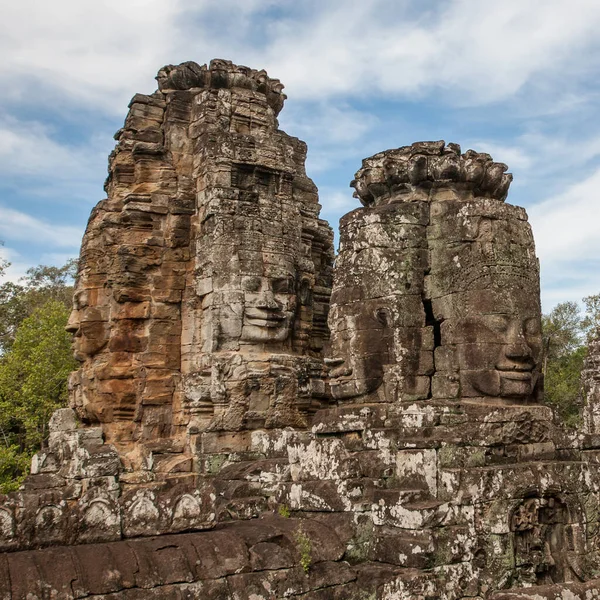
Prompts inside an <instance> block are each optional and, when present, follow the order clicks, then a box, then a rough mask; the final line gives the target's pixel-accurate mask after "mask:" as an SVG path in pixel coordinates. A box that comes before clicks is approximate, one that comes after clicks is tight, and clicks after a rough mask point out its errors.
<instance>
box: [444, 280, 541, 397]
mask: <svg viewBox="0 0 600 600" xmlns="http://www.w3.org/2000/svg"><path fill="white" fill-rule="evenodd" d="M515 291H516V292H517V293H515V294H512V295H509V294H507V293H506V292H504V291H502V290H499V289H493V288H492V289H488V290H478V291H476V292H470V293H465V294H460V301H461V312H463V315H462V316H460V317H458V318H457V319H455V320H454V321H453V322H452V320H451V321H450V322H449V323H448V325H447V326H443V333H442V335H444V334H446V341H447V342H449V343H450V344H451V345H453V346H454V348H455V350H456V354H455V357H456V363H457V366H458V367H459V370H460V383H461V395H462V396H465V397H469V396H493V397H498V398H506V399H513V400H526V399H528V398H530V397H532V396H533V395H534V392H535V390H536V386H537V383H538V380H539V371H540V369H539V365H540V355H541V350H542V336H541V320H540V312H539V308H538V306H537V303H536V302H532V301H531V298H530V296H529V295H527V294H524V293H523V290H515ZM444 325H445V324H444Z"/></svg>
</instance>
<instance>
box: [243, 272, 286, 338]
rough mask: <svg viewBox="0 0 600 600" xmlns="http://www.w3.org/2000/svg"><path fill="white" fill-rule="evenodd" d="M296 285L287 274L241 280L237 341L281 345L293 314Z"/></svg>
mask: <svg viewBox="0 0 600 600" xmlns="http://www.w3.org/2000/svg"><path fill="white" fill-rule="evenodd" d="M295 288H296V285H295V279H294V277H293V275H292V274H291V273H285V272H279V273H276V272H274V273H272V274H271V275H265V276H260V275H247V276H244V277H242V290H243V293H244V316H243V322H242V335H241V339H242V340H243V341H245V342H263V343H264V342H283V341H285V340H286V339H287V338H288V337H289V335H290V330H291V326H292V322H293V319H294V315H295V313H296V289H295Z"/></svg>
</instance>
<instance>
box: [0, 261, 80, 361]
mask: <svg viewBox="0 0 600 600" xmlns="http://www.w3.org/2000/svg"><path fill="white" fill-rule="evenodd" d="M6 266H8V263H6V262H4V268H2V269H0V276H2V275H3V274H4V270H5V267H6ZM76 273H77V261H76V260H74V259H72V260H69V261H67V263H66V264H65V265H63V266H62V267H49V266H46V265H39V266H37V267H32V268H31V269H29V270H28V271H27V275H25V277H23V278H21V280H20V282H19V283H13V282H11V281H7V282H4V283H2V284H1V285H0V354H2V353H4V352H7V351H8V350H9V349H10V347H11V346H12V343H13V341H14V339H15V335H16V332H17V329H18V327H19V325H20V323H21V322H22V321H23V319H25V318H26V317H27V316H29V315H31V314H32V313H33V311H34V310H35V309H36V308H39V307H40V306H42V305H44V303H46V302H47V301H48V300H57V301H59V302H61V303H62V304H64V306H65V307H67V308H68V307H70V306H71V303H72V298H73V286H72V281H73V279H74V278H75V275H76Z"/></svg>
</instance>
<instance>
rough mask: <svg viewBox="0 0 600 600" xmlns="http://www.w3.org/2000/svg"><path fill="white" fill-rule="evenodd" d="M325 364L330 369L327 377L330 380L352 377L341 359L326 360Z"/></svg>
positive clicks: (350, 371) (350, 370) (348, 368)
mask: <svg viewBox="0 0 600 600" xmlns="http://www.w3.org/2000/svg"><path fill="white" fill-rule="evenodd" d="M325 364H326V365H327V366H328V367H329V369H330V371H329V377H330V378H331V379H336V378H337V377H344V376H346V377H347V376H348V375H352V369H351V368H350V367H349V366H346V361H345V360H344V359H343V358H326V359H325Z"/></svg>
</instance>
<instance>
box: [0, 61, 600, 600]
mask: <svg viewBox="0 0 600 600" xmlns="http://www.w3.org/2000/svg"><path fill="white" fill-rule="evenodd" d="M157 80H158V90H157V91H156V92H155V93H153V94H151V95H141V94H137V95H135V96H134V98H133V99H132V101H131V103H130V105H129V113H128V115H127V117H126V119H125V124H124V127H123V128H122V129H121V130H119V131H118V132H117V134H116V135H115V139H116V142H117V143H116V147H115V150H114V151H113V152H112V153H111V155H110V158H109V176H108V179H107V182H106V186H105V189H106V193H107V199H105V200H103V201H101V202H100V203H99V204H98V205H97V206H96V208H94V210H93V211H92V215H91V217H90V220H89V223H88V227H87V230H86V233H85V236H84V239H83V244H82V250H81V259H80V266H79V276H78V280H77V284H76V291H75V298H74V310H73V313H72V315H71V319H70V320H69V325H68V328H69V330H70V331H72V332H73V334H74V340H75V341H74V351H75V356H76V358H77V359H78V360H79V361H80V363H81V366H80V368H79V370H78V371H77V372H75V373H73V375H72V377H71V381H70V407H69V408H65V409H61V410H59V411H57V412H56V413H55V414H54V415H53V417H52V420H51V422H50V425H49V429H50V436H49V440H48V444H47V447H45V448H44V449H43V450H42V451H41V452H40V453H38V454H37V455H36V456H35V457H34V460H33V464H32V472H31V475H30V476H29V477H28V478H27V480H26V481H25V483H24V485H23V487H22V488H21V490H19V491H18V492H14V493H11V494H9V495H7V496H0V551H1V552H0V599H5V600H17V599H24V600H25V599H26V600H36V599H38V600H42V599H46V598H48V599H50V598H52V599H55V600H58V599H60V600H63V599H64V600H71V599H75V598H77V599H79V598H98V599H106V600H108V599H113V600H138V599H139V600H141V599H146V598H153V599H156V600H163V599H164V600H167V599H168V600H171V599H173V600H175V599H177V600H184V599H192V598H202V599H210V600H279V599H282V598H298V599H304V600H329V599H331V600H375V599H377V600H411V599H415V600H434V599H442V600H466V599H467V598H469V599H472V600H526V599H529V600H534V599H535V600H555V599H561V600H566V599H570V600H579V599H581V600H583V599H586V600H591V599H593V598H600V579H598V577H600V436H599V435H598V432H599V430H600V408H599V407H600V392H599V388H598V381H599V380H600V367H599V365H600V358H599V354H600V343H599V342H596V343H595V344H592V346H591V348H590V355H589V357H588V361H587V363H586V369H585V371H584V377H583V380H584V389H585V392H586V401H585V405H584V408H583V413H584V414H583V426H582V428H581V429H580V430H570V429H566V428H565V427H563V426H562V425H561V423H560V422H559V421H558V420H557V418H556V417H555V415H554V414H553V411H552V409H551V408H550V407H549V406H547V405H545V404H544V403H543V377H542V375H541V372H540V358H541V348H542V344H541V308H540V294H539V265H538V259H537V257H536V255H535V247H534V241H533V234H532V231H531V228H530V226H529V224H528V221H527V215H526V212H525V210H524V209H522V208H520V207H517V206H513V205H511V204H509V203H507V202H505V200H506V198H507V195H508V191H509V186H510V183H511V181H512V176H511V175H510V174H509V173H507V170H508V167H507V166H506V165H505V164H503V163H498V162H494V160H493V159H492V157H490V156H489V155H487V154H483V153H478V152H475V151H473V150H468V151H467V152H464V153H463V152H462V150H461V148H460V146H458V145H457V144H453V143H449V144H446V143H445V142H443V141H440V142H418V143H414V144H412V145H410V146H403V147H401V148H398V149H394V150H388V151H385V152H381V153H379V154H376V155H374V156H372V157H370V158H367V159H365V160H364V161H363V164H362V167H361V168H360V169H359V170H358V172H357V173H356V176H355V179H354V180H353V181H352V184H351V185H352V187H353V188H354V189H355V194H354V195H355V197H356V198H358V200H359V201H360V204H361V206H359V207H358V208H356V209H355V210H353V211H352V212H350V213H348V214H347V215H345V216H344V217H343V218H342V219H341V222H340V246H339V251H338V254H337V256H334V248H333V232H332V229H331V227H330V226H329V225H328V224H327V223H326V222H325V221H324V220H322V219H320V218H319V211H320V205H319V199H318V194H317V189H316V187H315V185H314V183H313V182H312V181H311V179H309V178H308V176H307V175H306V172H305V168H304V162H305V158H306V152H307V148H306V144H304V142H302V141H300V140H298V139H297V138H294V137H291V136H289V135H288V134H286V133H285V132H283V131H281V130H280V129H279V128H278V122H277V115H278V114H279V112H280V111H281V109H282V108H283V104H284V100H285V95H284V94H283V91H282V90H283V85H282V84H281V83H280V82H279V80H277V79H272V78H270V77H269V76H268V75H267V74H266V73H265V71H256V70H253V69H250V68H247V67H243V66H237V65H234V64H232V63H231V62H228V61H224V60H214V61H212V62H211V63H210V65H208V66H206V65H204V66H199V65H197V64H196V63H193V62H188V63H183V64H181V65H177V66H173V65H169V66H166V67H164V68H163V69H161V70H160V71H159V73H158V76H157ZM334 258H335V262H334Z"/></svg>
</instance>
